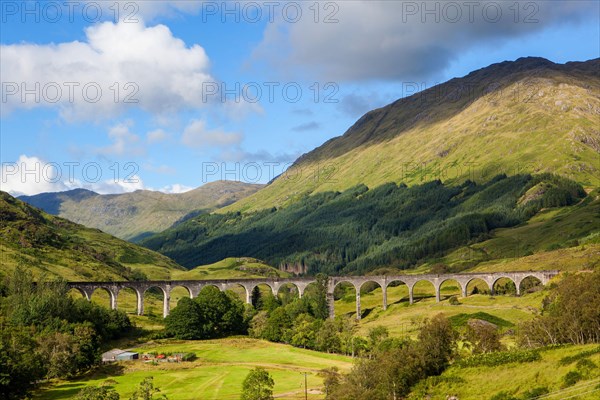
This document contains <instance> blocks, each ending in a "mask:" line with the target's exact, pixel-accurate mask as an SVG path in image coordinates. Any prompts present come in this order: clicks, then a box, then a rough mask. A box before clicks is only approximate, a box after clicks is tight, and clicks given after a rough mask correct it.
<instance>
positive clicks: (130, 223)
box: [19, 181, 262, 242]
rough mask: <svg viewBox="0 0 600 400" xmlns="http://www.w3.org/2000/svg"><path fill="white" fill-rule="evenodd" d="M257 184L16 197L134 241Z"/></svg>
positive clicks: (224, 183) (238, 196) (236, 197)
mask: <svg viewBox="0 0 600 400" xmlns="http://www.w3.org/2000/svg"><path fill="white" fill-rule="evenodd" d="M261 187H262V185H256V184H247V183H242V182H233V181H217V182H211V183H207V184H205V185H203V186H201V187H199V188H197V189H194V190H191V191H189V192H185V193H174V194H167V193H162V192H154V191H149V190H138V191H135V192H132V193H123V194H111V195H100V194H98V193H95V192H92V191H89V190H85V189H75V190H70V191H67V192H59V193H42V194H38V195H35V196H21V197H19V199H21V200H23V201H25V202H27V203H29V204H31V205H33V206H34V207H37V208H40V209H42V210H44V211H46V212H47V213H49V214H52V215H58V216H61V217H63V218H67V219H69V220H71V221H73V222H77V223H79V224H83V225H85V226H88V227H91V228H98V229H100V230H102V231H104V232H107V233H110V234H111V235H114V236H117V237H119V238H121V239H125V240H129V241H132V242H136V241H139V240H140V239H141V238H143V237H145V236H149V235H151V234H153V233H156V232H160V231H162V230H164V229H166V228H168V227H170V226H172V225H173V224H175V223H177V222H178V221H180V220H182V219H185V218H189V217H190V216H193V215H198V214H200V213H203V212H210V211H212V210H215V209H217V208H219V207H223V206H226V205H228V204H231V203H233V202H235V201H236V200H239V199H242V198H244V197H246V196H248V195H250V194H252V193H255V192H256V191H257V190H259V189H260V188H261Z"/></svg>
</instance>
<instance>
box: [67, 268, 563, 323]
mask: <svg viewBox="0 0 600 400" xmlns="http://www.w3.org/2000/svg"><path fill="white" fill-rule="evenodd" d="M558 273H559V271H525V272H496V273H468V274H425V275H394V276H333V277H329V280H328V282H327V304H328V306H329V316H330V317H332V318H333V317H334V311H333V302H334V299H333V291H334V289H335V287H336V286H337V285H339V284H340V283H343V282H346V283H349V284H351V285H352V286H354V289H355V290H356V316H357V319H360V315H361V310H360V289H361V287H362V286H363V285H364V284H365V283H367V282H374V283H376V284H377V285H379V286H380V287H381V289H382V293H383V299H382V301H383V309H384V310H385V309H386V308H387V288H388V286H389V285H390V284H392V283H404V284H405V285H406V286H407V287H408V295H409V301H410V304H413V288H414V286H415V284H416V283H417V282H420V281H426V282H430V283H431V284H432V285H433V287H434V288H435V297H436V300H437V301H438V302H439V301H440V291H441V287H442V284H443V283H444V282H446V281H449V280H452V281H455V282H457V283H458V285H459V286H460V289H461V293H462V296H463V297H467V295H468V293H467V286H468V284H469V282H470V281H472V280H474V279H480V280H482V281H484V282H485V283H486V284H487V285H488V287H489V289H490V293H491V294H492V295H493V294H494V284H495V283H496V282H497V281H498V280H499V279H502V278H507V279H509V280H511V281H512V282H513V283H514V284H515V287H516V290H517V295H520V294H521V283H522V282H523V280H524V279H525V278H528V277H534V278H536V279H538V280H539V281H540V282H541V283H542V284H543V285H546V284H547V283H548V281H550V279H552V278H553V277H555V276H556V275H558ZM315 282H316V280H315V278H261V279H215V280H182V281H140V282H69V283H68V286H69V287H70V288H71V289H76V290H78V291H79V292H80V293H81V294H82V295H83V296H84V297H85V298H86V299H88V300H91V298H92V294H93V293H94V291H96V290H98V289H102V290H105V291H106V292H108V294H109V296H110V306H111V308H113V309H116V308H117V303H118V301H117V300H118V298H119V292H120V291H121V290H123V289H133V291H134V292H135V293H136V296H137V314H138V315H143V314H144V294H145V293H146V291H147V290H148V289H150V288H158V289H160V290H161V291H162V293H163V317H166V316H167V315H169V300H170V298H171V291H172V290H173V289H174V288H176V287H183V288H185V289H187V291H188V293H189V296H190V297H191V298H194V297H196V296H198V294H199V293H200V291H201V290H202V289H203V288H204V287H206V286H215V287H217V288H218V289H220V290H228V289H232V288H234V287H236V286H238V287H242V288H243V289H244V290H245V292H246V302H247V303H251V302H252V290H253V289H254V288H255V287H256V286H258V285H261V284H263V285H267V286H269V287H270V288H271V290H272V291H273V294H274V295H275V296H277V294H278V293H279V289H280V288H281V287H282V286H283V285H286V284H290V285H293V286H295V287H296V288H297V289H298V294H299V296H300V297H302V295H303V294H304V291H305V289H306V287H307V286H308V285H310V284H311V283H315Z"/></svg>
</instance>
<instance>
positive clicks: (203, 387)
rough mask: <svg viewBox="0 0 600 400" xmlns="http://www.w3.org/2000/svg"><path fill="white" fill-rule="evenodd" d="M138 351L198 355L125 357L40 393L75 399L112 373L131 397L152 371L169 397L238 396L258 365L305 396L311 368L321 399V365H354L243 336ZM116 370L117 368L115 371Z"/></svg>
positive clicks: (313, 391) (286, 392) (281, 387)
mask: <svg viewBox="0 0 600 400" xmlns="http://www.w3.org/2000/svg"><path fill="white" fill-rule="evenodd" d="M135 350H136V351H139V352H150V351H158V352H162V351H165V352H194V353H196V355H197V356H198V360H197V361H194V362H191V363H181V364H159V365H149V364H143V363H141V362H126V363H122V364H121V365H120V366H121V367H122V370H120V369H118V368H112V369H111V368H107V369H106V370H104V371H99V372H98V373H96V374H95V375H93V376H91V377H87V378H85V379H83V380H79V381H70V382H64V383H59V384H57V385H53V386H52V387H51V388H50V389H49V390H46V391H42V392H41V393H40V394H39V396H38V397H36V398H39V399H46V400H51V399H52V400H58V399H70V398H73V397H74V395H75V394H76V393H77V392H78V391H79V390H81V388H83V387H84V386H86V385H99V384H102V382H104V381H106V379H108V378H110V379H112V380H114V381H115V382H116V383H115V384H112V385H111V386H113V387H114V388H115V389H116V390H117V391H118V392H119V394H120V395H121V398H124V399H127V398H129V396H130V395H131V394H132V392H133V391H134V390H135V387H136V386H137V384H138V383H139V382H140V381H141V380H142V379H143V378H144V377H147V376H153V377H154V383H155V384H156V385H157V386H158V387H159V388H160V389H161V392H162V393H163V394H165V395H167V396H168V398H169V399H170V400H194V399H198V400H205V399H214V400H228V399H239V396H240V391H241V386H242V382H243V380H244V378H245V377H246V375H247V374H248V372H249V371H250V370H251V369H252V368H254V367H258V366H260V367H263V368H266V369H267V370H268V371H269V373H270V374H271V375H272V377H273V379H274V380H275V388H274V393H275V395H276V396H277V398H283V399H299V398H304V397H303V396H304V373H307V380H308V389H309V398H311V399H322V398H323V395H321V394H320V389H321V388H322V379H321V378H320V377H319V376H317V373H318V371H319V370H320V369H322V368H328V367H332V366H337V367H338V368H339V369H340V370H341V371H344V372H347V371H348V370H349V369H350V368H351V366H352V360H351V358H349V357H344V356H339V355H332V354H325V353H319V352H314V351H310V350H302V349H297V348H293V347H291V346H286V345H281V344H275V343H269V342H264V341H259V340H253V339H246V338H239V339H235V338H234V339H222V340H210V341H195V342H192V341H188V342H184V341H182V342H174V341H169V342H165V343H161V344H159V343H156V344H149V345H147V346H144V347H143V348H136V349H135ZM115 372H116V373H115Z"/></svg>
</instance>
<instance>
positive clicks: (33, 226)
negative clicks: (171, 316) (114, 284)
mask: <svg viewBox="0 0 600 400" xmlns="http://www.w3.org/2000/svg"><path fill="white" fill-rule="evenodd" d="M18 266H20V267H22V268H26V269H29V270H31V271H32V272H33V274H34V275H35V276H36V277H39V276H41V275H42V274H46V275H47V276H60V277H62V278H64V279H67V280H72V281H102V280H130V279H138V278H143V275H146V276H147V277H148V278H156V277H158V276H161V275H163V274H170V273H171V272H175V271H180V270H182V269H183V268H182V267H181V266H179V265H178V264H177V263H175V262H174V261H172V260H170V259H168V258H167V257H165V256H163V255H161V254H158V253H155V252H153V251H150V250H148V249H145V248H142V247H140V246H137V245H135V244H132V243H128V242H126V241H123V240H121V239H117V238H115V237H113V236H111V235H109V234H106V233H103V232H101V231H99V230H97V229H92V228H86V227H84V226H82V225H79V224H76V223H73V222H71V221H68V220H66V219H63V218H60V217H56V216H52V215H49V214H47V213H45V212H43V211H41V210H38V209H37V208H34V207H32V206H30V205H28V204H26V203H25V202H23V201H21V200H18V199H15V198H14V197H12V196H11V195H9V194H8V193H6V192H2V191H0V276H1V275H8V274H10V273H11V272H12V271H13V270H14V269H15V268H16V267H18ZM141 273H142V274H143V275H142V274H141Z"/></svg>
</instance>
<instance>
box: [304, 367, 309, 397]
mask: <svg viewBox="0 0 600 400" xmlns="http://www.w3.org/2000/svg"><path fill="white" fill-rule="evenodd" d="M306 375H307V373H306V372H305V373H304V400H308V386H307V384H306V381H307V378H306Z"/></svg>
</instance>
